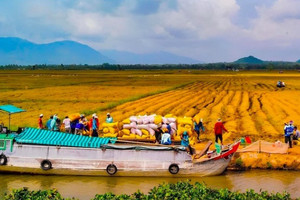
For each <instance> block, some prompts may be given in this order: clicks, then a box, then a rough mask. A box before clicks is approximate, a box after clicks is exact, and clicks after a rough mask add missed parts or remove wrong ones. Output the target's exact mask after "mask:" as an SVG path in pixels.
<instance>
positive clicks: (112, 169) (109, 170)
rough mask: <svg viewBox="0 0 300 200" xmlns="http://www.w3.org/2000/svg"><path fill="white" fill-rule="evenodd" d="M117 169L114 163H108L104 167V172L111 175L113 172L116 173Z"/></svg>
mask: <svg viewBox="0 0 300 200" xmlns="http://www.w3.org/2000/svg"><path fill="white" fill-rule="evenodd" d="M117 171H118V168H117V167H116V165H114V164H109V165H107V167H106V172H107V173H108V174H109V175H111V176H112V175H114V174H115V173H117Z"/></svg>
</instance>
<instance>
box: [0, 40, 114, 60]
mask: <svg viewBox="0 0 300 200" xmlns="http://www.w3.org/2000/svg"><path fill="white" fill-rule="evenodd" d="M102 63H114V61H113V60H111V59H109V58H107V57H105V56H103V55H101V54H100V53H99V52H98V51H96V50H94V49H92V48H91V47H89V46H87V45H84V44H81V43H78V42H74V41H67V40H66V41H59V42H53V43H49V44H35V43H32V42H29V41H27V40H23V39H20V38H15V37H0V65H9V64H18V65H33V64H102Z"/></svg>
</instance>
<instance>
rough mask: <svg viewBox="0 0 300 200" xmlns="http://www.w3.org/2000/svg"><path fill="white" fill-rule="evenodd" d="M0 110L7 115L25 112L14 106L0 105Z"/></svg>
mask: <svg viewBox="0 0 300 200" xmlns="http://www.w3.org/2000/svg"><path fill="white" fill-rule="evenodd" d="M0 110H2V111H5V112H8V113H9V114H14V113H19V112H24V111H25V110H23V109H21V108H18V107H16V106H14V105H2V106H0Z"/></svg>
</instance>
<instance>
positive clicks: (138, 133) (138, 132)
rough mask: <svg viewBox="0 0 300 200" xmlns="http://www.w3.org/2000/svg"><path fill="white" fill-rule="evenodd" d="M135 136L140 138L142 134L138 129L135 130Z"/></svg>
mask: <svg viewBox="0 0 300 200" xmlns="http://www.w3.org/2000/svg"><path fill="white" fill-rule="evenodd" d="M135 134H137V135H139V136H142V135H143V133H142V131H141V130H140V129H135Z"/></svg>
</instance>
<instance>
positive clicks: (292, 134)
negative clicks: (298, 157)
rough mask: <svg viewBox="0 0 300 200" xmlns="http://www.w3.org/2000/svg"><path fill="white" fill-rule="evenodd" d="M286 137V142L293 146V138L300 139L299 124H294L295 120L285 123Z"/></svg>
mask: <svg viewBox="0 0 300 200" xmlns="http://www.w3.org/2000/svg"><path fill="white" fill-rule="evenodd" d="M283 130H284V138H285V143H288V144H289V147H290V148H292V147H293V140H298V139H300V131H299V130H298V128H297V126H294V122H293V121H292V120H291V121H290V122H289V123H284V129H283Z"/></svg>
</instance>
